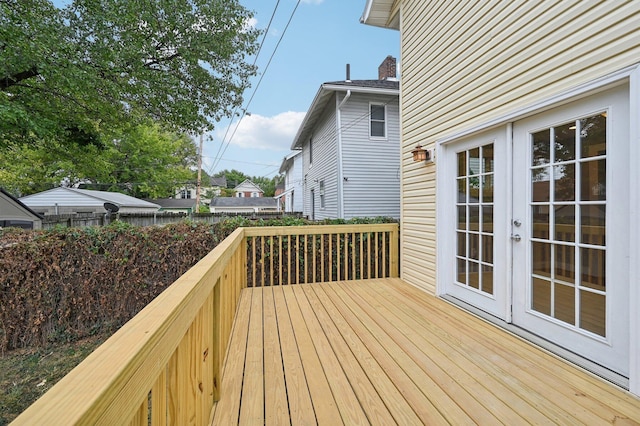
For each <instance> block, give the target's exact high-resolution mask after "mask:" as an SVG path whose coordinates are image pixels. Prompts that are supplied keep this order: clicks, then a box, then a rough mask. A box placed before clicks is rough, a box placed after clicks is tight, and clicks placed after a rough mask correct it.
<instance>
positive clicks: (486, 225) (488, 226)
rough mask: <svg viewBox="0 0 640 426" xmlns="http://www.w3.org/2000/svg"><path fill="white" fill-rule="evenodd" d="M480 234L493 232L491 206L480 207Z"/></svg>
mask: <svg viewBox="0 0 640 426" xmlns="http://www.w3.org/2000/svg"><path fill="white" fill-rule="evenodd" d="M482 232H489V233H490V232H493V206H482Z"/></svg>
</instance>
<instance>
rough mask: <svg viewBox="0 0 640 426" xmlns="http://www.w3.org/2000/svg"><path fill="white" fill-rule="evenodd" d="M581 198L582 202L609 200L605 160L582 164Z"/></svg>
mask: <svg viewBox="0 0 640 426" xmlns="http://www.w3.org/2000/svg"><path fill="white" fill-rule="evenodd" d="M580 182H581V184H580V198H581V199H582V201H602V200H605V199H606V198H607V170H606V164H605V160H594V161H586V162H584V163H582V164H580Z"/></svg>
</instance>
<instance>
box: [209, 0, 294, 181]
mask: <svg viewBox="0 0 640 426" xmlns="http://www.w3.org/2000/svg"><path fill="white" fill-rule="evenodd" d="M300 1H301V0H298V1H297V3H296V6H295V7H294V8H293V11H292V12H291V16H289V20H288V21H287V25H286V26H285V27H284V30H283V31H282V34H281V35H280V39H279V40H278V43H277V44H276V47H275V48H274V49H273V52H272V53H271V57H270V58H269V61H268V62H267V65H266V66H265V67H264V71H263V72H262V75H261V76H260V79H259V80H258V84H257V85H256V88H255V89H254V90H253V93H252V94H251V97H250V98H249V101H248V102H247V104H246V106H245V107H244V108H243V111H242V115H241V116H240V119H239V120H238V122H237V124H236V127H235V128H234V129H233V133H232V134H231V136H230V137H229V140H228V141H227V142H226V145H224V149H223V150H222V153H221V154H220V156H219V157H217V154H216V157H217V159H216V161H215V163H214V164H213V166H212V167H211V169H210V173H211V172H213V170H214V169H215V168H216V166H217V165H218V163H220V160H221V159H222V156H223V155H224V153H225V152H226V151H227V148H228V147H229V144H230V143H231V140H232V139H233V136H234V135H235V134H236V131H237V130H238V127H239V126H240V123H241V122H242V119H243V118H244V116H245V115H246V113H247V109H248V108H249V105H251V101H252V100H253V98H254V96H255V95H256V93H257V91H258V88H259V87H260V83H262V79H263V78H264V76H265V74H266V73H267V70H268V69H269V65H271V61H272V60H273V57H274V56H275V54H276V52H277V51H278V47H279V46H280V42H282V39H283V38H284V35H285V34H286V33H287V29H288V28H289V24H291V21H292V20H293V15H294V14H295V13H296V10H298V6H299V5H300ZM265 36H266V34H265ZM229 127H231V126H229ZM227 130H228V129H227ZM222 144H224V139H223V140H222ZM221 146H222V145H221Z"/></svg>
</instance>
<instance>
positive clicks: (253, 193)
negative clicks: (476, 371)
mask: <svg viewBox="0 0 640 426" xmlns="http://www.w3.org/2000/svg"><path fill="white" fill-rule="evenodd" d="M233 190H234V191H235V192H236V197H246V198H255V197H263V196H264V191H263V190H262V189H261V188H260V187H259V186H258V185H256V184H255V183H253V182H251V181H250V180H249V179H245V180H244V182H242V183H241V184H240V185H238V186H236V187H235V188H233Z"/></svg>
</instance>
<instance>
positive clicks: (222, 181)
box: [211, 176, 227, 188]
mask: <svg viewBox="0 0 640 426" xmlns="http://www.w3.org/2000/svg"><path fill="white" fill-rule="evenodd" d="M211 186H219V187H221V188H226V187H227V178H226V177H224V176H222V177H212V178H211Z"/></svg>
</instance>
